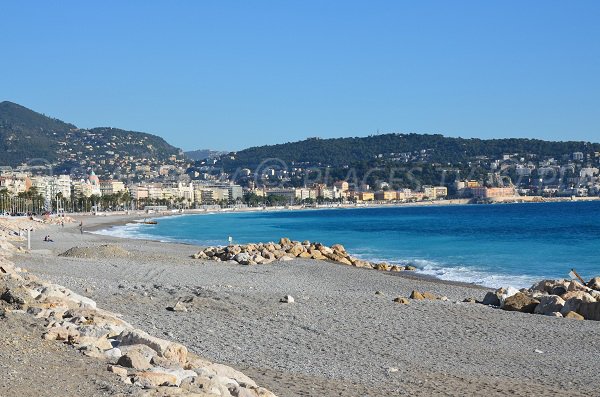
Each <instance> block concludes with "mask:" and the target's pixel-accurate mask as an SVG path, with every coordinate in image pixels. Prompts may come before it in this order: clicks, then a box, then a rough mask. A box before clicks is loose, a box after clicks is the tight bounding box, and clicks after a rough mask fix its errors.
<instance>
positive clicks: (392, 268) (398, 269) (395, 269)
mask: <svg viewBox="0 0 600 397" xmlns="http://www.w3.org/2000/svg"><path fill="white" fill-rule="evenodd" d="M402 270H404V268H403V267H402V266H398V265H392V266H391V267H390V272H399V271H402Z"/></svg>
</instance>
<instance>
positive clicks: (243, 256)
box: [233, 252, 252, 265]
mask: <svg viewBox="0 0 600 397" xmlns="http://www.w3.org/2000/svg"><path fill="white" fill-rule="evenodd" d="M233 260H234V261H236V262H237V263H239V264H240V265H248V264H250V261H251V260H252V257H251V256H250V254H248V253H247V252H240V253H239V254H237V255H235V256H234V257H233Z"/></svg>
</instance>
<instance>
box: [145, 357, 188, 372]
mask: <svg viewBox="0 0 600 397" xmlns="http://www.w3.org/2000/svg"><path fill="white" fill-rule="evenodd" d="M150 364H152V365H153V366H155V367H161V368H167V369H178V368H181V366H180V363H178V362H175V361H172V360H169V359H167V358H164V357H161V356H154V357H152V359H150ZM186 364H187V362H186Z"/></svg>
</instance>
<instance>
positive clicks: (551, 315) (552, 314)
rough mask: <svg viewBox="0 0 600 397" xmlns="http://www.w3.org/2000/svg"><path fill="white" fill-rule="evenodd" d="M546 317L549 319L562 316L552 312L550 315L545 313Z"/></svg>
mask: <svg viewBox="0 0 600 397" xmlns="http://www.w3.org/2000/svg"><path fill="white" fill-rule="evenodd" d="M546 316H550V317H562V316H563V315H562V314H560V312H552V313H547V314H546Z"/></svg>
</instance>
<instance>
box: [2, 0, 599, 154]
mask: <svg viewBox="0 0 600 397" xmlns="http://www.w3.org/2000/svg"><path fill="white" fill-rule="evenodd" d="M109 3H110V2H109ZM2 9H3V11H4V12H3V14H4V15H7V16H9V17H8V18H6V20H5V21H4V22H3V24H2V27H0V33H2V34H3V37H5V38H6V40H4V42H3V44H2V48H3V51H4V53H5V54H10V57H9V58H7V59H9V62H4V64H3V65H2V69H1V70H2V71H4V73H3V77H2V79H1V81H2V86H3V97H2V98H0V99H1V100H9V101H13V102H16V103H19V104H22V105H24V106H27V107H29V108H32V109H36V110H37V111H40V112H43V113H45V114H47V115H50V116H52V117H56V118H59V119H62V120H66V121H69V122H73V123H75V124H76V125H78V126H79V127H82V128H90V127H95V126H110V127H118V128H123V129H127V130H135V131H144V132H149V133H153V134H156V135H159V136H161V137H163V138H165V139H166V140H167V141H168V142H170V143H172V144H173V145H175V146H177V147H181V148H183V149H184V150H195V149H204V148H206V149H215V150H240V149H243V148H246V147H251V146H260V145H265V144H273V143H283V142H290V141H297V140H302V139H305V138H307V137H312V136H319V137H322V138H329V137H345V136H366V135H370V134H375V133H377V132H378V131H379V132H382V133H384V132H415V133H440V134H443V135H445V136H462V137H466V138H468V137H480V138H484V139H485V138H502V137H526V138H541V139H548V140H584V141H595V140H597V138H595V137H596V136H597V126H598V121H600V120H599V116H598V113H597V112H596V110H595V109H597V108H598V107H599V105H600V103H598V97H597V95H596V94H595V93H596V92H598V89H599V88H600V84H599V80H598V77H597V75H596V70H598V69H599V67H600V50H599V49H598V48H597V46H596V45H595V42H596V38H597V37H598V33H600V27H598V26H597V24H596V23H595V20H596V16H597V15H598V11H600V6H598V5H597V4H596V3H594V2H578V3H577V4H568V5H567V4H563V3H559V2H544V3H541V2H532V3H529V4H522V3H521V4H520V3H516V2H507V3H502V4H494V5H489V4H485V5H484V4H478V3H476V2H460V3H453V4H445V3H442V2H428V3H426V4H408V3H393V2H382V3H379V4H376V5H373V4H367V3H362V2H344V3H335V2H334V3H328V4H317V3H311V2H308V3H306V2H304V3H302V4H292V3H285V4H284V3H274V2H259V3H252V4H251V5H250V4H244V3H228V4H225V5H224V4H219V5H217V4H209V3H203V4H193V3H178V4H176V5H172V4H169V5H167V4H163V3H158V2H157V3H149V4H147V3H141V2H130V3H126V4H121V3H118V4H117V3H110V4H108V5H102V6H99V5H94V6H90V5H82V4H78V3H74V2H73V3H63V4H62V5H61V6H56V5H44V4H41V5H40V4H36V5H35V7H33V6H31V5H30V4H28V3H18V4H17V3H14V4H10V3H8V4H3V5H2ZM57 43H58V44H57Z"/></svg>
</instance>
